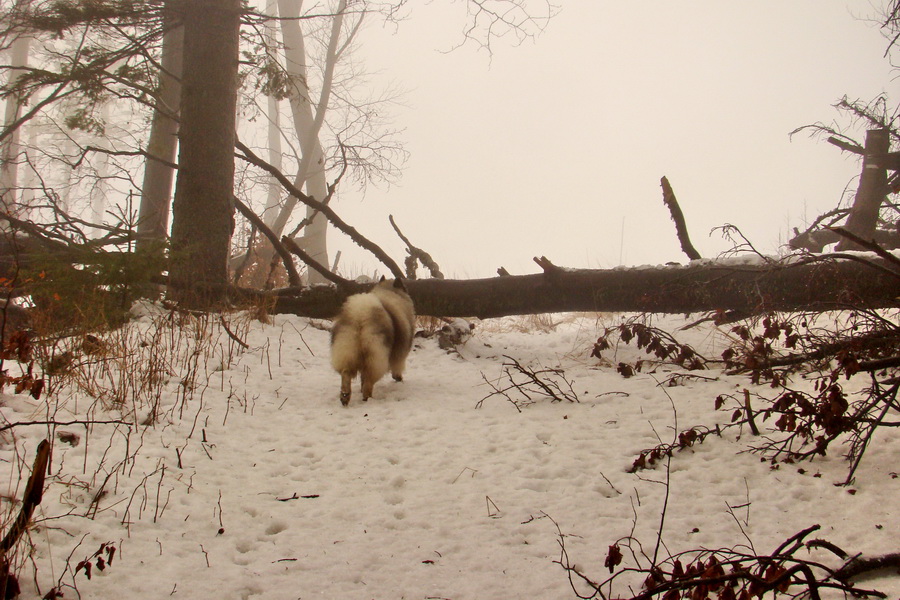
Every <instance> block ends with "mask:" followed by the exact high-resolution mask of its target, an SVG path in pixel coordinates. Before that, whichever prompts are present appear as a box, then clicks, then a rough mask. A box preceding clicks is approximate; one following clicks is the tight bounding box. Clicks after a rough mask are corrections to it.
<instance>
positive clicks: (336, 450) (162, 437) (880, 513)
mask: <svg viewBox="0 0 900 600" xmlns="http://www.w3.org/2000/svg"><path fill="white" fill-rule="evenodd" d="M596 335H597V330H596V324H595V323H594V322H593V321H592V320H581V321H573V322H571V323H567V324H564V325H561V326H559V327H557V328H556V330H555V331H553V332H551V333H529V334H525V333H518V332H515V331H509V332H496V331H494V332H491V331H479V332H478V333H477V334H476V336H475V337H474V338H473V339H471V340H470V341H469V342H468V344H466V345H465V346H464V347H463V348H462V349H461V351H460V354H459V355H456V354H452V353H447V352H445V351H443V350H440V349H439V348H438V347H437V343H436V341H435V340H433V339H422V340H417V341H416V344H415V348H414V351H413V353H412V355H411V357H410V361H409V369H408V373H407V378H406V381H404V382H402V383H397V382H393V381H391V380H390V378H386V379H385V380H382V381H381V382H380V383H379V384H378V385H376V388H375V397H374V398H373V399H371V400H370V401H369V402H367V403H361V402H360V401H359V399H358V396H357V397H356V398H354V400H353V401H352V402H351V404H350V406H349V407H347V408H344V407H341V405H340V402H339V400H338V387H339V380H338V377H337V375H336V374H335V373H333V372H332V371H331V369H330V367H329V365H328V334H327V332H325V331H321V330H318V329H316V328H313V327H310V326H308V323H307V322H306V321H305V320H303V319H299V318H293V317H277V318H276V320H275V324H274V325H269V326H260V325H256V326H254V327H252V328H251V330H250V335H249V337H248V340H247V341H248V343H249V345H250V350H248V351H246V352H245V353H243V354H242V356H241V357H240V359H239V360H238V361H237V362H236V363H235V364H233V365H231V366H230V367H229V368H228V369H226V370H225V371H224V372H213V373H212V375H211V377H210V382H211V387H210V388H209V389H207V390H206V391H205V393H204V395H203V406H202V408H200V407H199V404H196V403H195V404H194V405H192V406H191V407H190V408H191V411H197V410H198V409H199V412H198V414H197V415H196V417H197V418H196V425H194V419H193V417H191V418H186V419H184V420H182V421H177V420H176V421H173V422H172V423H170V424H168V425H167V426H162V427H159V428H158V429H156V430H151V431H150V432H149V433H147V434H146V435H145V441H144V448H145V450H144V451H143V452H142V453H141V458H140V459H139V461H138V462H139V463H140V464H139V465H138V466H137V468H136V469H135V473H134V474H133V475H132V478H131V480H130V481H131V482H132V484H131V485H132V487H134V485H135V484H134V481H135V480H137V479H139V477H138V473H139V472H141V473H145V474H146V473H153V469H154V468H155V467H156V466H157V465H158V464H160V462H163V463H164V464H165V465H166V472H165V473H164V475H163V476H162V480H161V482H160V475H159V473H157V474H155V475H151V476H150V477H149V479H148V483H147V484H146V485H145V486H144V489H146V490H147V491H146V492H141V494H143V499H142V498H140V497H139V498H138V500H140V502H139V501H138V500H135V501H133V502H132V503H131V512H130V513H129V519H128V520H130V522H131V524H130V527H129V528H128V531H126V529H125V528H124V527H123V526H122V525H121V521H122V519H123V512H124V508H123V504H117V505H113V506H110V507H108V508H107V510H105V511H103V512H101V514H100V516H99V517H98V518H97V519H96V520H93V521H91V520H86V519H80V520H71V521H68V522H67V523H66V528H67V531H68V533H67V534H66V535H63V534H61V533H54V534H52V535H54V536H56V537H55V538H54V539H56V540H57V543H58V544H59V546H60V547H62V548H71V547H72V545H73V541H72V539H73V538H75V539H77V538H78V537H79V536H80V535H84V534H87V535H88V537H87V538H86V540H85V541H84V543H83V545H82V547H83V548H85V549H91V548H92V547H93V546H95V545H96V544H99V543H100V542H103V541H114V542H116V543H117V544H118V545H119V546H120V550H121V552H120V556H119V557H117V562H116V564H114V565H113V566H112V568H110V569H108V570H107V571H106V572H105V573H103V574H99V575H98V576H95V577H94V578H93V579H92V580H91V581H86V580H84V579H83V578H79V579H78V588H79V591H80V592H81V594H82V597H84V598H100V599H103V598H110V599H112V598H122V597H140V598H169V597H173V598H177V597H182V598H221V599H232V598H234V599H245V598H246V599H256V598H259V599H266V600H269V599H271V600H281V599H284V600H288V599H295V598H341V599H345V598H346V599H367V598H378V599H389V598H393V599H397V598H406V599H425V598H449V599H453V600H468V599H484V598H492V599H498V598H500V599H502V598H510V599H513V598H523V597H531V598H568V597H573V594H572V590H571V588H570V586H569V582H568V580H567V577H566V574H565V572H564V571H563V569H562V568H561V567H560V566H559V565H558V564H555V563H554V561H556V560H558V559H559V557H560V546H559V542H558V535H557V529H556V525H555V523H557V524H558V525H559V528H560V529H561V531H562V532H563V533H564V534H566V537H565V538H564V540H565V545H566V550H567V551H568V553H569V556H570V558H571V559H572V560H573V561H575V562H576V563H578V564H579V565H580V566H581V567H582V568H584V569H585V571H586V572H588V573H590V574H592V575H595V576H596V577H602V574H603V572H604V571H603V560H604V558H605V554H606V551H607V548H608V546H609V545H610V544H612V543H614V542H615V541H616V540H617V539H618V538H620V537H622V536H625V535H628V534H629V533H630V532H631V531H632V529H633V530H634V535H635V536H636V537H638V538H639V539H641V540H642V542H643V544H644V545H645V550H646V551H647V552H652V551H653V547H654V545H655V544H656V539H657V531H658V526H659V524H660V514H661V509H662V506H663V501H664V496H665V487H664V486H663V485H661V484H660V483H659V482H660V481H661V480H662V479H663V478H664V477H665V471H664V470H662V469H656V470H651V471H645V472H642V473H641V474H631V473H627V472H626V470H627V468H628V467H629V466H630V465H631V462H632V461H633V460H634V458H635V456H636V454H637V453H638V452H639V451H640V450H642V449H645V448H648V447H652V446H654V445H655V444H657V443H658V441H659V438H661V439H663V440H666V441H668V440H670V439H671V437H672V435H673V429H672V427H673V421H674V417H675V415H676V413H677V418H678V425H679V428H686V427H689V426H691V425H695V424H705V425H713V424H714V422H715V420H718V421H719V422H723V420H724V419H727V415H725V414H719V413H715V412H714V411H713V410H712V404H713V400H714V398H715V396H716V395H717V394H719V393H724V392H734V391H735V390H737V389H740V387H741V386H745V385H747V382H746V381H744V380H741V379H740V378H729V377H723V376H722V374H721V373H718V372H714V371H710V372H707V373H706V375H707V376H709V377H715V378H717V379H716V380H715V381H703V382H688V383H686V384H685V385H681V386H675V387H661V386H659V385H658V382H659V381H661V380H663V379H665V378H666V376H667V373H665V372H663V370H660V372H658V373H656V374H654V375H652V376H651V375H647V374H638V375H637V376H635V377H633V378H630V379H624V378H622V377H621V376H620V375H618V374H617V373H616V372H615V370H614V368H611V367H609V366H603V367H598V365H597V361H596V360H593V359H588V358H587V348H589V346H590V343H591V342H592V341H593V340H594V339H595V338H596ZM693 335H695V336H698V337H696V339H694V340H692V341H693V342H694V343H695V345H700V344H703V343H706V342H709V339H707V338H704V337H702V336H700V334H693ZM301 336H302V337H301ZM619 352H620V355H621V356H630V355H628V353H634V356H637V354H636V353H637V351H636V350H634V349H631V348H627V347H623V348H621V349H620V350H619ZM503 355H509V356H511V357H513V358H515V359H516V360H520V361H521V362H522V363H523V364H528V365H532V366H538V365H541V366H544V367H557V366H559V367H561V368H562V369H564V370H565V373H566V376H567V378H569V379H570V380H572V381H574V390H575V391H576V392H577V393H578V394H579V398H580V402H579V403H571V402H561V403H551V402H549V401H539V402H537V403H535V404H533V405H531V406H528V407H525V408H523V409H522V411H521V412H519V411H517V410H516V408H515V407H514V406H513V405H512V404H511V403H510V402H508V401H507V400H505V399H503V398H499V397H492V398H487V399H485V400H484V402H483V403H482V406H481V408H476V405H477V404H478V402H479V400H481V399H482V398H484V397H485V396H487V395H488V393H489V391H490V389H489V388H488V386H487V385H486V384H485V383H484V379H483V378H484V377H487V378H489V379H490V378H494V379H496V378H498V377H499V376H500V374H501V363H502V362H503V358H502V356H503ZM621 356H620V358H621ZM673 371H677V369H673ZM270 373H271V375H270ZM673 405H674V406H675V407H676V408H677V410H673ZM191 411H188V412H191ZM191 415H193V412H191ZM192 427H193V428H194V432H193V435H192V437H191V438H190V439H189V440H187V436H188V433H189V432H190V431H191V428H192ZM657 436H659V438H658V437H657ZM884 438H885V439H884V440H882V442H881V443H880V444H879V445H878V446H877V447H876V448H873V451H872V454H871V456H870V457H869V458H868V459H867V460H866V461H865V462H864V463H863V467H862V468H861V471H860V473H859V474H858V476H857V479H858V481H859V485H857V486H855V488H854V489H855V492H856V493H855V494H849V493H848V492H847V490H846V489H845V488H839V487H835V486H833V485H832V484H833V482H835V481H837V480H840V479H841V478H842V477H843V476H844V475H845V473H846V470H845V469H846V463H844V462H843V461H841V460H840V458H839V457H828V458H826V459H825V460H818V461H816V462H814V463H811V464H807V465H804V467H805V470H806V474H805V475H802V474H800V473H798V471H797V469H796V468H790V466H787V465H786V466H784V467H782V468H781V469H780V470H778V471H772V470H770V469H769V466H768V464H766V463H760V462H759V459H758V458H757V457H756V456H753V455H750V454H746V453H743V454H742V453H739V451H740V450H741V449H742V448H743V445H742V444H740V443H735V441H734V440H733V438H732V437H728V436H726V437H725V438H722V439H717V438H713V437H711V438H709V439H708V440H707V441H706V442H705V443H703V444H700V445H697V446H695V447H694V448H692V449H691V450H689V451H687V452H684V453H680V454H679V455H678V456H676V458H675V459H674V460H673V461H672V463H671V473H670V484H671V485H670V497H669V501H668V502H669V508H668V512H667V515H666V523H665V529H664V537H663V540H664V542H665V544H666V548H668V549H669V550H670V551H671V552H677V551H680V550H686V549H691V548H700V547H710V548H714V547H732V546H735V545H738V544H747V543H748V542H747V539H746V538H745V537H744V534H746V535H747V536H749V537H750V538H751V539H752V540H753V542H754V544H755V547H756V548H757V549H758V550H759V551H762V552H765V551H771V550H772V549H774V547H775V546H777V545H778V544H779V543H780V542H781V541H783V540H784V539H785V538H787V537H788V536H790V535H792V534H794V533H796V532H797V531H799V530H800V529H803V528H805V527H808V526H809V525H812V524H814V523H821V524H822V525H823V531H822V537H826V538H828V539H830V540H831V541H833V542H835V543H837V544H839V545H842V546H844V547H846V548H848V549H852V550H856V551H865V552H867V553H873V554H875V553H879V552H889V551H896V534H897V532H898V531H900V516H898V506H897V504H898V503H897V502H896V498H897V497H898V495H897V492H898V488H900V485H898V482H900V480H898V479H896V478H891V472H892V471H895V470H896V465H895V457H896V453H897V451H898V449H900V435H897V434H896V433H894V432H889V433H886V434H885V435H884ZM176 448H178V449H179V450H178V452H177V453H176V451H175V450H176ZM75 450H77V449H73V451H72V452H73V454H72V457H71V459H72V460H74V458H75V456H76V454H74V452H75ZM179 455H180V460H181V467H180V468H179V466H178V462H177V458H178V456H179ZM814 473H820V474H821V477H814V476H813V474H814ZM142 476H143V475H142ZM121 488H122V489H123V490H125V489H130V488H128V486H127V485H126V484H125V482H123V483H122V484H121ZM157 490H160V491H159V492H158V491H157ZM160 496H161V497H162V499H160ZM139 505H140V506H141V507H143V508H142V510H140V511H138V510H137V508H138V506H139ZM160 507H162V508H160ZM729 507H739V508H734V509H733V510H732V511H731V512H732V513H733V514H729ZM46 510H50V509H49V507H48V508H47V509H46ZM160 513H161V515H160ZM154 515H156V516H158V518H156V519H155V521H154V518H153V517H154ZM551 518H552V521H551ZM220 529H221V530H222V531H221V532H220ZM742 530H743V531H742ZM82 552H83V551H82ZM56 558H57V559H58V558H59V557H56ZM817 558H819V559H822V560H826V559H827V560H830V562H831V563H834V559H833V557H832V558H828V557H827V556H826V555H821V556H817ZM879 583H880V584H881V585H880V589H885V588H886V587H887V589H894V590H897V591H898V592H900V584H898V583H897V582H895V583H894V584H893V586H894V587H893V588H890V587H888V586H885V585H884V583H883V582H879ZM876 587H879V586H876ZM67 597H68V595H67Z"/></svg>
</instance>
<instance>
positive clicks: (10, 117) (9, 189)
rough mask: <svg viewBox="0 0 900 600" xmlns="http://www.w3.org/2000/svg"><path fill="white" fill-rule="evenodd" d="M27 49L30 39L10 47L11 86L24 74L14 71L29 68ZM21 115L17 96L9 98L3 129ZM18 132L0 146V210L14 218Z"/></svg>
mask: <svg viewBox="0 0 900 600" xmlns="http://www.w3.org/2000/svg"><path fill="white" fill-rule="evenodd" d="M30 49H31V37H29V36H24V35H23V36H20V37H19V38H17V39H16V40H15V41H14V42H13V43H12V47H11V48H10V52H9V53H10V57H9V62H10V65H11V66H12V67H13V70H12V71H11V73H12V74H11V75H10V77H11V79H12V80H13V81H11V82H10V83H11V84H12V83H14V81H15V79H18V78H19V77H21V76H22V75H23V74H24V71H17V70H16V69H17V68H23V67H27V66H28V52H29V50H30ZM21 112H22V99H21V98H19V96H18V95H16V94H13V95H11V96H9V98H7V99H6V112H5V114H4V118H3V123H4V125H9V124H11V123H14V122H15V121H16V120H17V119H18V118H19V116H20V114H21ZM21 129H22V128H21V127H19V128H17V129H16V130H15V131H13V133H12V134H11V135H10V136H9V137H7V138H6V140H4V142H3V144H2V146H0V207H2V209H3V210H4V211H6V212H7V213H9V214H11V215H13V216H16V215H17V214H18V213H19V204H18V202H17V198H16V196H17V195H18V192H19V185H18V183H19V182H18V169H19V160H20V152H21V150H20V147H19V140H20V135H21Z"/></svg>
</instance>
